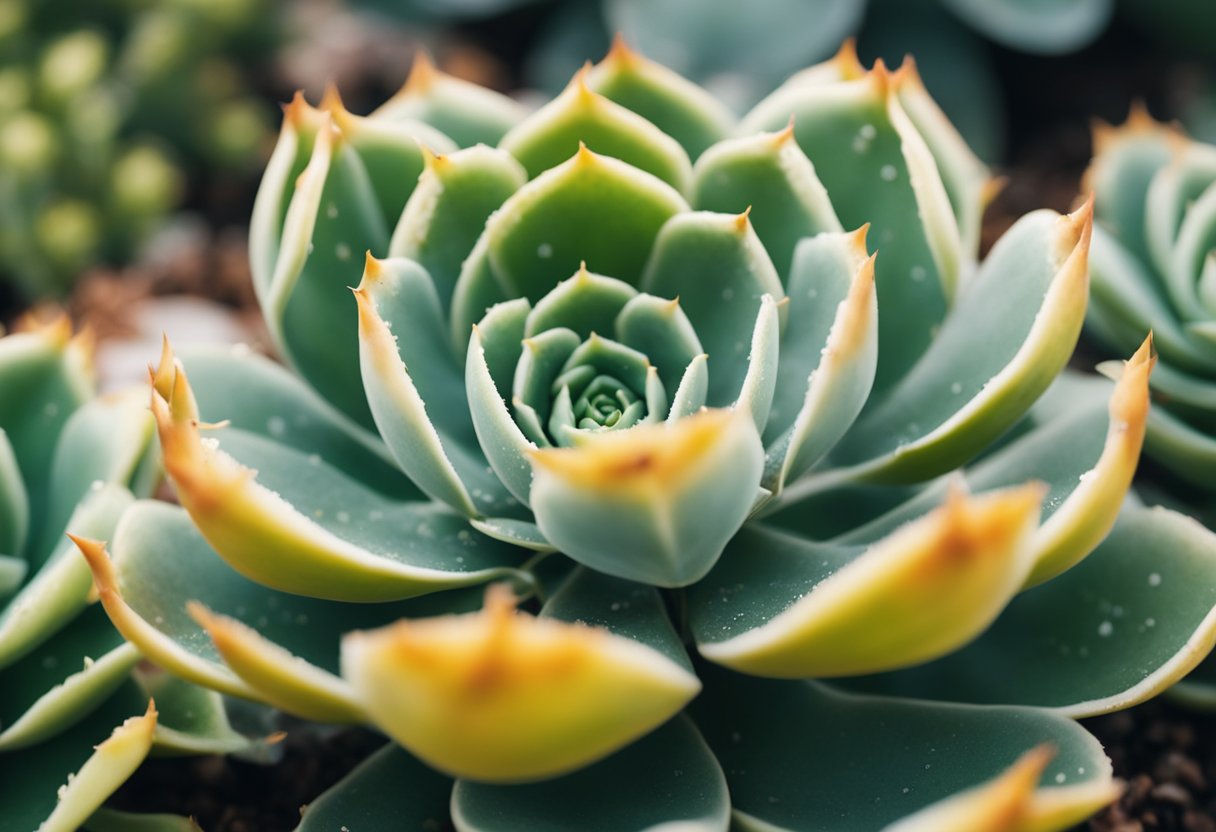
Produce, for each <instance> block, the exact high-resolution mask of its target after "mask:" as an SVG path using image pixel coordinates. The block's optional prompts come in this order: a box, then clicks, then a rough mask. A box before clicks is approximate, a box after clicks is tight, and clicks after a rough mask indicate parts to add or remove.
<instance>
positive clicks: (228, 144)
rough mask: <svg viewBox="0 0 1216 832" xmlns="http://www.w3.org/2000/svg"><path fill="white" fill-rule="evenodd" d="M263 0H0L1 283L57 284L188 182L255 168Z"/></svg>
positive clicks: (261, 139)
mask: <svg viewBox="0 0 1216 832" xmlns="http://www.w3.org/2000/svg"><path fill="white" fill-rule="evenodd" d="M269 9H270V6H269V4H268V3H264V2H262V0H227V1H226V2H220V3H210V2H197V0H172V2H145V1H144V0H140V1H139V2H113V0H111V1H110V2H98V3H89V4H86V5H84V6H82V5H81V4H79V3H65V2H59V1H58V0H51V2H41V0H39V2H33V0H4V3H3V4H2V5H0V125H2V126H0V165H3V167H4V168H5V170H6V175H5V177H4V178H3V180H2V181H0V217H2V218H3V222H2V223H0V228H2V230H0V281H3V282H6V283H10V284H13V285H14V286H16V288H17V289H18V290H19V291H20V292H21V293H23V294H25V295H27V296H29V297H47V296H52V295H58V294H60V293H62V292H64V291H65V290H66V289H67V288H68V287H69V286H70V284H71V282H72V281H73V279H74V278H75V277H76V276H77V275H78V274H79V273H80V271H82V270H83V269H84V268H86V267H88V266H93V265H96V264H97V263H98V262H99V261H100V262H119V263H121V262H124V261H125V260H126V259H128V258H129V257H130V256H131V254H132V252H133V250H134V248H135V247H136V246H137V245H138V244H139V243H140V242H141V241H143V240H144V239H145V238H146V237H147V236H148V234H149V233H150V232H151V231H152V230H154V229H155V228H156V227H157V226H158V225H159V224H160V223H161V222H162V221H163V219H164V218H165V216H166V215H167V214H168V213H169V212H170V211H172V210H173V209H175V208H176V207H177V206H178V205H179V204H180V202H181V200H182V198H183V196H184V195H185V191H186V187H187V184H188V183H187V175H186V171H187V170H189V171H191V173H192V175H198V178H199V181H206V180H207V179H208V177H209V176H210V177H219V176H221V175H223V174H227V175H229V176H232V175H234V174H237V175H239V172H240V171H241V170H246V171H248V169H249V168H250V167H251V166H256V164H257V163H258V161H259V160H260V158H261V151H262V150H263V148H264V145H265V142H266V141H267V139H268V138H269V135H270V129H269V128H270V115H269V112H268V108H267V107H266V106H265V105H264V104H263V103H261V102H260V101H259V100H258V99H257V98H256V97H255V96H254V95H253V94H252V93H251V91H250V90H249V89H248V85H249V83H250V79H249V77H248V73H249V67H250V66H251V65H252V64H253V63H254V62H255V61H256V60H257V59H259V57H260V56H264V54H265V52H266V51H267V49H268V45H269V44H271V43H273V24H272V23H270V22H268V21H273V20H274V19H275V18H274V17H273V16H272V15H269V14H268V11H269Z"/></svg>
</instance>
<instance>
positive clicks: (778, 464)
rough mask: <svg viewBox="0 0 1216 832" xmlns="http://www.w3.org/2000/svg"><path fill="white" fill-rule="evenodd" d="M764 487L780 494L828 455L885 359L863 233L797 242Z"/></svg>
mask: <svg viewBox="0 0 1216 832" xmlns="http://www.w3.org/2000/svg"><path fill="white" fill-rule="evenodd" d="M788 288H789V325H788V326H786V328H785V332H783V333H782V338H781V346H780V363H779V364H778V366H777V372H776V375H775V382H776V388H775V390H774V398H773V407H772V411H771V412H770V413H769V417H768V422H767V425H766V426H765V428H764V442H765V451H766V455H767V460H766V463H765V477H764V485H765V487H766V488H770V489H772V490H775V491H777V492H780V490H781V489H782V488H783V487H784V486H785V483H786V482H787V481H792V480H795V479H797V478H798V477H799V476H801V475H802V474H803V473H805V472H806V471H808V470H809V469H810V468H811V466H812V465H814V464H815V463H816V462H818V461H819V459H820V458H821V457H822V456H823V455H824V454H826V453H827V452H828V451H829V450H830V449H831V448H832V446H833V445H835V444H836V442H837V441H838V440H839V439H840V437H841V436H843V435H844V434H845V432H846V431H847V430H848V429H849V427H850V426H852V424H853V420H854V419H856V418H857V414H859V413H860V412H861V409H862V406H863V405H864V404H865V401H866V398H867V397H868V396H869V394H870V388H871V386H872V384H873V382H874V371H875V367H876V366H877V361H878V307H877V302H876V298H875V292H874V260H873V257H872V256H871V257H866V254H865V243H864V240H863V239H862V237H861V232H856V233H854V234H851V235H845V234H821V235H819V236H817V237H813V238H810V239H806V240H804V241H802V242H801V243H799V244H798V248H797V250H796V253H795V255H794V263H793V267H792V270H791V275H790V279H789V286H788Z"/></svg>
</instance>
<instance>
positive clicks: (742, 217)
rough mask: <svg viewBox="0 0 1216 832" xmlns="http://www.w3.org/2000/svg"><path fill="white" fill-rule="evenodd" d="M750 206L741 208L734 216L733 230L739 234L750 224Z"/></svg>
mask: <svg viewBox="0 0 1216 832" xmlns="http://www.w3.org/2000/svg"><path fill="white" fill-rule="evenodd" d="M751 214H752V206H750V205H749V206H747V207H746V208H744V209H743V213H741V214H737V215H736V216H735V230H736V231H738V232H739V233H740V234H742V233H743V232H745V231H747V229H748V227H749V226H750V225H751Z"/></svg>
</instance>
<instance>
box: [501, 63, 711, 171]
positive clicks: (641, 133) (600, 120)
mask: <svg viewBox="0 0 1216 832" xmlns="http://www.w3.org/2000/svg"><path fill="white" fill-rule="evenodd" d="M589 69H590V68H589V67H584V68H583V69H581V70H579V71H578V72H577V73H576V74H575V76H574V78H573V79H572V80H571V81H570V84H569V85H568V86H567V87H566V90H565V92H563V93H562V94H561V95H559V96H557V97H556V98H554V99H553V100H552V101H550V102H549V103H548V104H546V105H545V106H544V107H541V108H540V109H539V110H537V111H536V112H535V113H533V114H532V115H530V116H528V117H527V118H525V119H524V120H523V121H521V122H520V123H519V124H517V125H516V126H515V127H514V128H513V129H512V130H511V131H510V132H509V133H507V135H505V136H503V138H502V142H501V143H500V144H499V146H500V147H501V148H502V149H503V150H506V151H508V152H509V153H510V154H511V155H512V156H514V157H515V158H516V159H518V160H519V161H520V162H521V163H522V164H523V166H524V167H525V168H526V169H527V170H528V175H529V176H531V177H533V178H535V177H537V176H539V175H540V174H542V173H544V172H545V171H546V170H549V169H550V168H553V167H556V166H557V165H559V164H561V163H562V162H564V161H565V160H566V159H569V158H570V156H571V155H572V154H573V153H574V152H575V151H577V150H578V148H579V147H580V146H582V145H586V146H587V147H588V148H589V149H590V150H593V151H595V152H596V153H602V154H603V155H605V156H611V157H612V158H614V159H620V160H621V161H623V162H626V163H628V164H629V165H632V166H633V167H635V168H637V169H639V170H644V171H646V172H647V173H649V174H651V175H653V176H656V177H658V178H659V179H662V180H663V181H664V182H666V183H667V184H668V185H670V186H672V187H673V188H675V189H676V190H677V191H680V192H681V193H687V191H688V187H689V183H690V182H691V180H692V163H691V162H689V160H688V154H687V153H685V152H684V149H683V148H682V147H680V145H679V143H678V142H677V141H676V140H675V139H673V138H672V137H671V136H669V135H667V134H666V133H664V132H663V131H662V130H660V129H659V128H658V127H656V126H655V125H654V124H651V123H650V122H649V121H647V120H646V119H645V118H643V117H642V116H641V115H639V114H637V113H635V112H634V111H632V110H629V109H626V108H625V107H622V106H621V105H620V104H616V103H615V102H613V101H611V100H610V99H608V98H605V97H604V96H602V95H599V94H598V93H596V92H594V91H593V90H592V89H591V88H590V87H588V86H587V73H588V71H589Z"/></svg>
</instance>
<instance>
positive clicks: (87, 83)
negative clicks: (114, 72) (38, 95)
mask: <svg viewBox="0 0 1216 832" xmlns="http://www.w3.org/2000/svg"><path fill="white" fill-rule="evenodd" d="M109 52H110V48H109V45H108V44H107V43H106V41H105V39H104V38H103V37H102V35H101V34H99V33H98V32H91V31H88V30H86V29H82V30H81V31H78V32H72V33H71V34H68V35H64V36H63V37H61V38H58V39H57V40H55V41H53V42H52V43H51V44H50V45H49V46H48V47H47V48H46V50H45V51H44V52H43V53H42V66H41V69H40V74H41V78H40V79H39V80H40V81H41V85H42V88H43V89H44V90H45V91H46V92H47V94H48V95H50V96H51V97H52V98H54V99H56V100H58V101H66V100H67V99H69V98H72V97H73V96H75V95H77V94H79V93H82V92H84V91H85V90H87V89H88V88H89V87H91V86H93V85H94V84H96V83H97V81H98V80H99V79H100V78H101V76H102V74H103V73H104V72H105V70H106V63H107V62H108V61H109Z"/></svg>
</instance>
